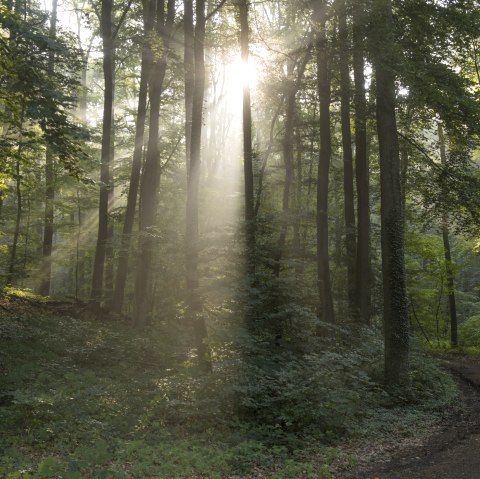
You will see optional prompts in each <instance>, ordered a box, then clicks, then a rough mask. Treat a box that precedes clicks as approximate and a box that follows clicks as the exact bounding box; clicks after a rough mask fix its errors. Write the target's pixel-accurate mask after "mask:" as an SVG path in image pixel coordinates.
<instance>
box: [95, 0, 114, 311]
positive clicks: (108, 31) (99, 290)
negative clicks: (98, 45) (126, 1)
mask: <svg viewBox="0 0 480 479" xmlns="http://www.w3.org/2000/svg"><path fill="white" fill-rule="evenodd" d="M100 30H101V34H102V41H103V75H104V80H105V90H104V99H103V102H104V103H103V127H102V152H101V165H100V201H99V206H98V236H97V246H96V249H95V260H94V264H93V276H92V291H91V299H92V300H93V301H94V302H96V303H99V302H100V301H101V300H102V297H103V280H104V269H105V256H106V249H107V241H108V237H109V218H108V213H109V200H110V188H111V180H110V166H111V162H112V160H113V141H112V134H113V96H114V81H113V77H114V48H113V37H112V0H102V13H101V21H100Z"/></svg>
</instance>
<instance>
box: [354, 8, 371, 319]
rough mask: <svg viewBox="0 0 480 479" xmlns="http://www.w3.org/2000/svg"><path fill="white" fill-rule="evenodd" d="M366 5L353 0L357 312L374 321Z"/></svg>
mask: <svg viewBox="0 0 480 479" xmlns="http://www.w3.org/2000/svg"><path fill="white" fill-rule="evenodd" d="M364 55H365V5H364V2H363V1H360V0H354V1H353V77H354V86H355V93H354V105H355V177H356V185H357V221H358V223H357V225H358V226H357V257H356V267H355V277H356V279H355V296H356V298H355V299H356V301H355V302H356V313H357V315H358V320H359V322H360V323H363V324H369V323H370V297H371V292H370V289H371V286H370V285H371V266H370V199H369V192H370V185H369V166H368V152H367V101H366V94H365V59H364Z"/></svg>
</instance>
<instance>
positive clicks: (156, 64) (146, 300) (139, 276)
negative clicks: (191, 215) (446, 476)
mask: <svg viewBox="0 0 480 479" xmlns="http://www.w3.org/2000/svg"><path fill="white" fill-rule="evenodd" d="M174 7H175V2H174V0H168V3H167V9H168V10H167V12H168V13H167V18H166V20H165V1H164V0H158V1H157V3H156V4H155V0H150V4H149V9H148V11H149V15H152V18H153V17H155V18H156V29H157V34H158V35H159V37H160V38H162V40H163V44H164V51H163V52H162V54H161V56H160V57H158V52H157V58H155V56H154V61H153V65H152V75H151V77H150V85H149V96H150V118H149V133H148V145H147V154H146V158H145V165H144V170H143V175H142V183H141V186H140V205H141V206H140V240H139V256H138V260H137V271H136V275H135V292H134V302H133V320H134V323H135V324H137V325H138V326H143V325H145V324H146V322H147V318H148V314H149V313H150V305H151V294H152V286H151V273H152V271H151V269H152V260H153V249H154V246H155V242H154V238H153V235H152V229H153V228H154V227H155V220H156V215H157V204H158V190H159V186H160V173H161V168H160V148H159V141H160V137H159V126H160V102H161V94H162V87H163V81H164V79H165V74H166V70H167V52H168V48H169V41H170V35H171V29H172V25H173V19H174V15H175V8H174ZM152 55H155V51H153V50H152Z"/></svg>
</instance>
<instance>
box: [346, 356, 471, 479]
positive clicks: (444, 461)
mask: <svg viewBox="0 0 480 479" xmlns="http://www.w3.org/2000/svg"><path fill="white" fill-rule="evenodd" d="M441 359H442V363H443V365H444V367H445V368H447V369H449V370H450V371H451V373H452V374H453V376H454V378H455V380H456V382H457V383H458V386H459V389H460V392H461V397H460V400H461V403H463V405H464V407H462V408H460V409H459V410H458V411H457V412H456V413H455V414H452V415H448V416H446V418H445V419H444V420H443V421H442V422H441V423H440V424H438V425H437V430H436V432H435V433H433V434H432V435H430V436H426V439H425V441H424V442H423V443H421V444H418V443H416V444H413V445H408V444H405V445H403V446H400V447H399V449H398V450H397V451H396V452H395V453H393V454H392V455H391V456H390V459H389V460H388V461H385V460H379V459H378V457H376V455H374V457H373V459H370V460H367V461H365V462H364V463H363V464H359V465H358V466H357V467H356V468H355V470H353V471H350V472H349V473H345V474H342V473H341V474H340V475H338V476H337V477H338V478H339V479H340V478H342V479H354V478H355V479H478V478H479V477H480V360H478V359H474V358H471V357H467V356H463V355H459V354H458V355H457V354H455V355H449V354H444V355H442V356H441ZM369 447H371V445H370V446H369ZM357 454H358V453H357Z"/></svg>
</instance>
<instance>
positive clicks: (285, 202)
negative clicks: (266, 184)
mask: <svg viewBox="0 0 480 479" xmlns="http://www.w3.org/2000/svg"><path fill="white" fill-rule="evenodd" d="M310 55H311V50H310V49H309V50H308V52H307V54H306V55H305V57H304V58H303V59H302V62H301V63H300V64H299V65H298V66H297V68H298V69H297V75H296V77H295V78H294V79H293V80H292V81H291V85H290V88H289V92H288V94H287V101H286V107H285V127H284V128H285V131H284V135H283V145H282V150H283V163H284V165H285V183H284V187H283V199H282V211H283V215H284V217H283V222H282V227H281V230H280V236H279V238H278V242H277V254H276V258H275V266H274V270H273V271H274V274H275V276H276V277H278V276H279V275H280V262H281V259H282V256H283V249H284V247H285V242H286V239H287V232H288V221H289V220H288V213H289V211H290V196H291V190H292V188H293V183H294V180H295V160H294V128H295V113H296V100H297V93H298V90H299V89H300V85H301V81H302V78H303V74H304V73H305V68H306V67H307V63H308V61H309V59H310ZM292 70H293V68H292ZM290 74H291V75H292V76H293V74H294V73H293V71H291V72H290Z"/></svg>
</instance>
